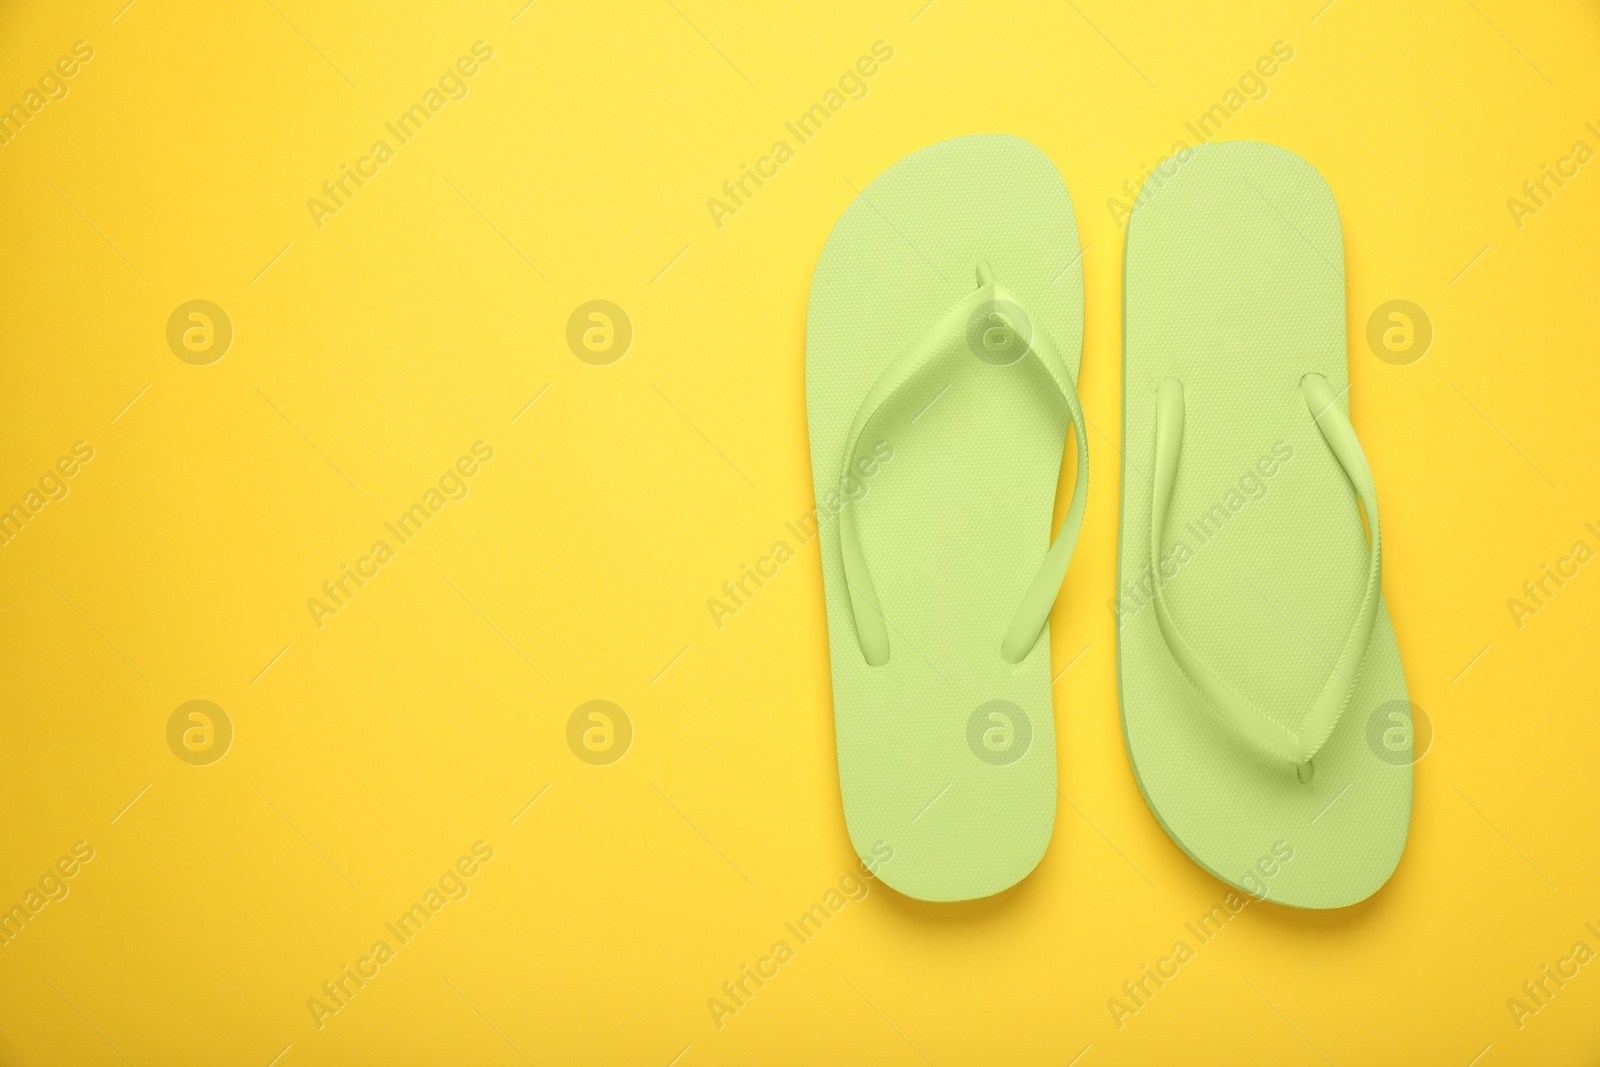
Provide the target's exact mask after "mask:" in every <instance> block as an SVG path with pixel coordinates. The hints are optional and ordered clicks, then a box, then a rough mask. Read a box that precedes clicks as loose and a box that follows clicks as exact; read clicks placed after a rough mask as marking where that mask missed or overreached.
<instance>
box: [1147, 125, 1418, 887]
mask: <svg viewBox="0 0 1600 1067" xmlns="http://www.w3.org/2000/svg"><path fill="white" fill-rule="evenodd" d="M1156 175H1157V178H1156V181H1158V182H1159V184H1157V185H1154V186H1153V187H1152V188H1149V189H1147V191H1146V192H1145V194H1144V196H1143V199H1142V201H1141V203H1140V205H1139V206H1138V207H1137V208H1136V209H1135V211H1134V214H1133V217H1132V218H1131V219H1130V220H1129V227H1128V242H1127V260H1126V267H1125V271H1126V279H1125V290H1124V300H1125V306H1124V318H1125V327H1124V329H1125V332H1124V349H1123V474H1122V532H1121V549H1120V553H1119V561H1118V603H1119V610H1118V675H1119V683H1120V692H1121V700H1122V723H1123V732H1124V734H1125V737H1126V740H1127V745H1128V752H1129V756H1130V757H1131V759H1132V763H1133V768H1134V772H1135V775H1136V777H1137V778H1138V781H1139V788H1140V789H1141V790H1142V791H1143V793H1144V797H1145V800H1146V802H1147V803H1148V804H1149V806H1150V810H1151V811H1152V812H1153V813H1154V814H1155V816H1156V818H1157V820H1158V821H1159V822H1160V823H1161V825H1162V827H1163V828H1164V829H1165V830H1166V831H1167V833H1168V835H1169V836H1171V838H1172V839H1173V841H1174V842H1176V843H1177V844H1178V846H1179V847H1180V848H1182V849H1183V850H1184V851H1185V852H1186V853H1188V854H1189V856H1190V857H1191V858H1193V859H1194V860H1195V862H1196V863H1198V864H1200V865H1201V866H1202V867H1204V868H1206V869H1207V870H1208V871H1210V872H1211V873H1212V874H1214V875H1216V876H1217V877H1218V878H1220V879H1222V880H1223V881H1225V882H1228V883H1230V884H1232V885H1234V886H1236V887H1239V888H1241V889H1244V890H1246V891H1247V892H1250V893H1252V894H1254V895H1256V896H1258V897H1263V896H1264V897H1267V898H1269V899H1271V900H1274V901H1277V902H1279V903H1283V904H1290V905H1294V906H1298V907H1303V908H1335V907H1343V906H1345V905H1349V904H1353V903H1356V902H1357V901H1360V900H1362V899H1364V898H1366V897H1367V896H1369V895H1371V894H1372V893H1373V892H1375V891H1376V890H1377V889H1378V888H1379V887H1380V886H1382V885H1383V884H1384V882H1385V881H1386V880H1387V879H1388V878H1389V875H1390V874H1391V873H1392V872H1393V871H1394V869H1395V866H1396V864H1397V863H1398V862H1399V859H1400V855H1401V852H1402V850H1403V849H1404V847H1405V842H1406V836H1407V832H1408V828H1409V826H1410V820H1411V797H1412V766H1411V756H1412V750H1411V747H1410V744H1409V738H1408V737H1407V736H1406V735H1405V726H1406V725H1408V724H1409V722H1410V710H1409V708H1410V706H1409V704H1408V703H1407V694H1406V683H1405V676H1404V674H1403V673H1402V671H1401V666H1400V656H1399V651H1398V648H1397V647H1396V644H1395V638H1394V632H1393V630H1392V628H1391V626H1390V622H1389V616H1388V611H1387V609H1386V608H1384V607H1383V606H1382V604H1381V603H1380V605H1379V608H1378V616H1377V622H1376V624H1375V626H1374V628H1373V633H1372V637H1371V639H1370V641H1369V643H1368V646H1367V652H1366V657H1365V660H1364V662H1363V663H1362V665H1361V668H1360V674H1359V676H1358V677H1357V678H1356V685H1355V688H1354V693H1353V696H1352V698H1351V700H1350V702H1349V704H1348V705H1347V706H1346V708H1345V710H1344V713H1343V715H1342V716H1341V717H1340V719H1339V722H1338V725H1337V727H1336V728H1335V729H1334V732H1333V733H1332V734H1331V735H1330V736H1329V738H1328V740H1327V742H1326V743H1325V744H1324V745H1323V747H1322V749H1321V751H1320V752H1319V753H1318V754H1317V756H1316V759H1315V761H1314V763H1315V773H1314V776H1313V779H1312V781H1311V782H1309V783H1304V784H1302V783H1301V782H1300V781H1298V780H1297V778H1296V776H1295V774H1294V772H1293V770H1292V768H1287V765H1285V764H1284V763H1282V762H1274V761H1273V760H1272V759H1271V757H1267V756H1263V755H1260V754H1258V753H1257V752H1256V750H1254V749H1252V748H1251V747H1250V746H1248V745H1247V744H1246V743H1245V742H1244V741H1242V740H1241V739H1240V738H1239V736H1238V735H1237V734H1236V733H1234V732H1233V731H1232V730H1231V729H1230V728H1229V727H1228V726H1227V725H1226V724H1225V723H1224V722H1223V721H1222V719H1221V717H1220V716H1219V715H1218V713H1217V712H1216V711H1215V709H1214V708H1213V707H1212V706H1211V705H1210V703H1209V702H1208V701H1207V699H1206V698H1205V697H1204V696H1202V695H1201V693H1200V692H1199V691H1198V690H1197V689H1196V688H1195V686H1194V685H1193V683H1191V682H1190V680H1189V679H1188V678H1187V676H1186V675H1185V674H1184V673H1183V671H1182V670H1181V669H1180V668H1179V667H1178V665H1177V664H1176V662H1175V661H1174V660H1173V657H1172V655H1171V653H1170V652H1169V650H1168V649H1167V647H1166V644H1165V642H1164V640H1163V637H1162V633H1161V630H1160V627H1159V624H1158V620H1157V610H1156V607H1155V605H1154V603H1152V601H1151V597H1150V591H1151V589H1152V587H1153V584H1154V583H1155V582H1156V581H1161V582H1162V583H1163V584H1162V585H1161V589H1162V595H1163V597H1164V598H1165V599H1166V602H1167V605H1168V607H1169V610H1170V612H1171V615H1172V617H1173V619H1174V621H1175V623H1176V625H1177V627H1178V629H1179V630H1180V631H1181V632H1182V633H1183V634H1185V635H1186V637H1187V639H1188V641H1189V642H1190V644H1191V646H1192V647H1193V648H1194V650H1195V651H1196V652H1197V653H1199V655H1200V656H1201V658H1202V659H1204V660H1205V661H1207V662H1209V663H1210V664H1211V666H1212V667H1213V668H1214V669H1215V670H1216V672H1217V673H1218V674H1220V675H1221V676H1222V677H1223V678H1225V679H1227V680H1228V682H1229V683H1230V684H1232V685H1233V686H1235V687H1236V688H1237V690H1238V691H1239V693H1240V694H1241V695H1242V696H1244V697H1246V698H1247V699H1249V700H1250V701H1251V702H1252V703H1253V704H1254V705H1255V706H1256V707H1258V708H1262V709H1267V710H1268V713H1269V714H1270V715H1272V716H1273V717H1274V718H1275V719H1277V720H1278V721H1279V723H1280V725H1282V726H1284V727H1285V728H1286V729H1289V730H1291V731H1292V730H1295V729H1297V727H1298V725H1299V719H1300V717H1302V716H1303V715H1304V713H1305V711H1306V710H1307V709H1309V708H1310V706H1311V705H1312V703H1313V700H1314V698H1315V697H1316V694H1317V692H1318V690H1319V689H1320V688H1321V686H1322V684H1323V682H1324V681H1325V680H1326V679H1327V678H1328V675H1329V672H1330V671H1331V670H1333V669H1334V666H1333V664H1334V662H1335V660H1336V659H1337V656H1338V652H1339V649H1340V647H1341V644H1342V643H1343V641H1344V638H1345V634H1346V632H1347V631H1348V630H1349V628H1350V626H1351V620H1352V619H1353V618H1354V617H1355V615H1356V612H1357V609H1358V606H1359V603H1360V601H1361V599H1362V595H1363V589H1364V586H1363V582H1364V578H1365V575H1366V571H1367V562H1368V545H1367V538H1366V534H1365V532H1364V528H1363V524H1362V519H1361V513H1360V510H1359V508H1358V506H1357V501H1356V494H1355V491H1354V490H1353V488H1352V486H1351V484H1350V482H1349V479H1348V478H1347V477H1346V476H1345V474H1344V473H1343V470H1342V469H1341V467H1340V466H1339V463H1338V461H1337V460H1336V459H1335V458H1334V456H1333V455H1332V454H1331V453H1330V451H1329V448H1328V446H1327V444H1326V443H1325V441H1324V440H1323V439H1322V437H1321V434H1320V433H1319V431H1318V429H1317V427H1316V425H1315V423H1314V422H1313V421H1312V419H1311V418H1310V417H1309V415H1308V410H1307V402H1306V399H1305V396H1304V394H1303V393H1302V391H1301V386H1300V380H1301V378H1302V377H1303V376H1305V375H1306V374H1309V373H1317V374H1321V375H1322V376H1324V377H1325V378H1326V379H1327V380H1328V382H1329V383H1331V385H1332V387H1333V390H1334V391H1335V392H1337V393H1338V395H1339V399H1338V401H1337V402H1338V403H1339V404H1341V405H1347V404H1348V401H1347V399H1346V395H1345V394H1346V392H1347V381H1348V378H1347V364H1346V361H1347V355H1346V351H1347V340H1346V327H1345V284H1344V243H1343V235H1342V230H1341V227H1340V222H1339V213H1338V208H1337V207H1336V205H1335V204H1334V200H1333V196H1332V194H1331V193H1330V191H1329V190H1328V187H1327V184H1326V183H1325V182H1324V181H1323V179H1322V177H1321V176H1320V175H1319V174H1318V173H1317V172H1316V170H1315V169H1314V168H1313V167H1311V166H1310V165H1309V164H1308V163H1306V162H1305V161H1304V160H1302V159H1300V158H1299V157H1298V156H1295V155H1293V154H1292V153H1290V152H1287V151H1284V150H1282V149H1279V148H1275V147H1272V146H1269V145H1263V144H1255V143H1250V142H1237V143H1229V144H1210V145H1204V146H1200V147H1198V148H1195V149H1191V150H1189V151H1188V152H1187V153H1185V154H1182V155H1180V156H1178V157H1174V158H1173V159H1172V160H1169V161H1168V162H1167V163H1166V164H1163V166H1162V167H1161V168H1158V169H1157V171H1156ZM1168 376H1172V377H1176V378H1179V379H1181V381H1182V387H1183V392H1184V404H1185V408H1186V411H1187V415H1186V417H1185V422H1184V426H1183V441H1182V454H1181V460H1180V470H1179V475H1178V477H1177V480H1176V487H1175V490H1174V495H1173V498H1172V503H1171V507H1170V509H1169V511H1168V520H1167V542H1166V544H1165V545H1164V546H1163V550H1162V552H1163V558H1162V559H1161V560H1160V561H1159V566H1158V567H1156V568H1153V567H1152V560H1151V547H1150V529H1151V526H1150V518H1151V507H1152V484H1153V483H1152V477H1153V474H1152V472H1153V471H1154V469H1155V468H1154V464H1155V434H1156V390H1157V385H1158V383H1159V382H1160V381H1161V380H1162V379H1163V378H1165V377H1168ZM1381 488H1382V487H1381V485H1380V486H1379V489H1380V492H1381ZM1157 571H1159V572H1160V577H1159V578H1158V577H1157Z"/></svg>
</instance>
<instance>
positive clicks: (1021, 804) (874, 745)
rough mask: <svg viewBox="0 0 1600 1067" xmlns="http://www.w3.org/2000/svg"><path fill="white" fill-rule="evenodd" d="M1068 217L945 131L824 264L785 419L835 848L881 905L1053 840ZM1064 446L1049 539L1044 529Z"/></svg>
mask: <svg viewBox="0 0 1600 1067" xmlns="http://www.w3.org/2000/svg"><path fill="white" fill-rule="evenodd" d="M1079 260H1080V253H1079V250H1078V230H1077V224H1076V222H1075V220H1074V218H1073V213H1072V201H1071V199H1070V198H1069V197H1068V196H1067V191H1066V188H1065V186H1064V185H1063V184H1062V181H1061V176H1060V175H1059V174H1058V173H1057V172H1056V169H1055V167H1054V166H1053V165H1052V164H1051V163H1050V161H1049V160H1048V159H1047V158H1045V156H1044V155H1043V154H1042V153H1040V151H1039V150H1038V149H1037V148H1035V147H1033V146H1032V145H1031V144H1028V143H1027V142H1026V141H1021V140H1018V139H1016V138H1014V137H1002V136H980V137H962V138H958V139H956V140H952V141H945V142H943V143H941V144H937V145H934V146H932V147H931V148H926V149H924V150H922V151H920V152H917V153H916V154H914V155H912V156H910V157H908V158H906V159H904V160H902V161H901V162H899V163H897V164H895V165H894V166H893V167H891V168H890V169H889V170H888V171H886V172H885V173H884V174H882V175H881V176H879V177H878V178H877V180H875V181H874V182H873V183H872V184H871V185H869V186H867V188H866V190H865V191H863V192H862V193H861V194H860V195H859V196H858V197H857V198H856V200H855V202H854V203H852V204H851V205H850V207H849V208H848V209H847V210H846V211H845V213H844V215H843V216H842V217H841V218H840V220H839V222H838V225H836V226H835V227H834V229H833V233H832V234H831V235H830V236H829V238H828V243H827V245H826V246H825V247H824V248H823V251H822V257H821V259H820V260H819V261H818V263H817V269H816V273H815V275H814V276H813V279H812V283H811V300H810V306H809V309H808V311H807V315H806V408H807V418H808V420H809V423H810V431H811V460H812V476H813V479H814V482H815V486H816V493H817V505H818V511H819V515H818V521H819V526H820V528H821V543H822V575H823V586H824V591H825V594H826V598H827V608H828V645H829V653H830V656H831V659H832V663H833V699H834V721H835V726H836V732H837V740H838V749H839V784H840V790H841V792H842V794H843V797H844V812H845V821H846V824H847V825H848V828H849V832H850V839H851V841H852V843H853V844H854V845H855V848H856V851H857V852H858V853H859V854H860V856H861V857H862V859H863V861H865V862H866V863H868V864H869V865H870V866H871V867H872V868H873V869H874V870H876V872H877V876H878V878H879V879H881V880H882V881H883V882H884V883H886V884H887V885H889V886H890V887H892V888H894V889H896V890H898V891H899V892H901V893H904V894H906V895H907V896H912V897H917V898H919V899H922V900H944V901H948V900H970V899H973V898H976V897H984V896H989V895H990V894H993V893H998V892H1000V891H1001V890H1003V889H1006V888H1007V887H1009V886H1011V885H1014V884H1015V883H1016V882H1018V881H1020V880H1021V879H1022V878H1023V877H1025V876H1026V875H1027V874H1028V872H1030V871H1031V870H1033V868H1034V867H1035V866H1037V865H1038V863H1039V860H1040V858H1041V857H1042V856H1043V855H1044V851H1045V847H1046V845H1047V844H1048V843H1049V840H1050V832H1051V828H1052V827H1053V825H1054V823H1055V797H1056V791H1055V783H1056V756H1055V719H1054V715H1053V712H1052V706H1051V696H1050V641H1049V637H1048V633H1047V629H1046V620H1047V618H1048V616H1049V613H1050V608H1051V605H1052V604H1053V603H1054V601H1055V598H1056V593H1057V591H1058V590H1059V589H1060V587H1061V583H1062V581H1063V579H1064V578H1065V576H1066V572H1067V565H1068V563H1069V562H1070V561H1071V558H1072V549H1073V546H1074V545H1075V544H1076V542H1077V537H1078V530H1079V527H1080V525H1081V524H1082V521H1083V509H1084V502H1085V499H1086V496H1087V486H1088V456H1087V453H1086V451H1085V447H1086V446H1085V440H1084V428H1083V415H1082V412H1081V409H1080V407H1079V404H1078V397H1077V393H1076V391H1075V387H1074V376H1075V374H1076V372H1077V368H1078V358H1079V355H1080V352H1081V348H1082V343H1083V275H1082V270H1081V267H1080V265H1079ZM1069 428H1072V429H1073V430H1074V433H1075V436H1076V438H1077V445H1078V468H1077V476H1076V484H1075V486H1074V489H1073V496H1072V502H1071V505H1070V507H1069V510H1068V513H1067V517H1066V519H1065V521H1064V522H1063V524H1062V529H1061V533H1060V534H1059V535H1058V536H1057V537H1056V539H1055V541H1054V543H1053V544H1052V543H1051V541H1050V519H1051V512H1052V509H1053V506H1054V501H1055V497H1056V485H1057V482H1058V481H1059V479H1060V475H1061V466H1062V458H1063V451H1064V449H1065V447H1066V436H1067V431H1068V429H1069Z"/></svg>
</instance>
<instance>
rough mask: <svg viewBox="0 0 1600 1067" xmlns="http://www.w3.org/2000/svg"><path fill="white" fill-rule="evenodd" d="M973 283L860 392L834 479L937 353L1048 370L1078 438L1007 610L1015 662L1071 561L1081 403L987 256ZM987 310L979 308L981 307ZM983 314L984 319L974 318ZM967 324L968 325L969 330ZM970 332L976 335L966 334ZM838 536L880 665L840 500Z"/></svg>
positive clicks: (851, 524) (880, 641) (1003, 648)
mask: <svg viewBox="0 0 1600 1067" xmlns="http://www.w3.org/2000/svg"><path fill="white" fill-rule="evenodd" d="M977 274H978V287H977V288H976V289H974V290H973V291H972V292H971V293H970V294H968V295H967V297H966V298H964V299H963V300H962V301H961V302H960V303H958V304H957V305H956V306H955V307H953V308H951V309H950V311H949V312H948V313H947V314H946V315H945V317H944V318H943V319H942V320H940V322H939V323H938V325H936V326H935V327H934V328H933V329H932V330H931V331H929V332H928V334H927V335H926V336H925V337H923V338H922V339H921V340H920V341H919V342H918V343H917V344H915V345H913V346H912V347H911V349H910V350H909V351H907V352H906V353H905V355H903V356H901V357H900V358H899V359H898V360H896V361H895V362H894V363H893V364H892V365H891V366H890V367H889V369H888V370H886V371H884V373H883V375H882V376H881V377H879V379H878V381H877V382H876V383H875V384H874V385H873V387H872V388H871V389H870V390H869V391H868V392H867V395H866V398H865V399H864V400H863V401H862V402H861V407H860V409H859V410H858V411H857V412H856V417H855V420H854V422H853V423H852V425H851V428H850V437H849V441H848V444H847V445H846V446H845V450H844V469H843V471H842V472H841V474H840V484H841V486H842V485H844V483H845V481H846V479H850V478H852V476H853V473H854V471H855V467H856V463H857V460H858V458H859V457H858V455H857V453H858V450H859V448H860V445H861V441H862V438H863V436H864V435H865V433H866V431H867V428H868V426H869V425H870V424H871V423H872V421H873V419H874V418H876V417H877V415H878V414H879V412H880V410H881V409H882V408H883V406H884V405H885V404H886V403H887V402H888V400H889V398H890V397H892V396H893V395H894V394H896V393H897V392H899V391H900V390H901V389H903V388H905V386H906V385H907V384H908V383H909V382H910V381H912V379H913V378H915V377H916V376H917V375H918V373H919V372H921V371H922V370H924V369H925V368H927V367H928V366H929V365H930V364H932V363H933V362H934V361H935V360H936V359H937V358H939V357H941V356H954V357H957V358H967V359H971V358H975V355H976V353H975V351H974V349H975V347H982V348H983V349H984V351H985V354H986V357H992V358H991V359H989V360H988V361H991V362H996V363H1011V362H1015V361H1017V360H1021V359H1025V358H1032V359H1035V360H1037V361H1038V362H1039V364H1040V365H1041V366H1042V367H1043V368H1044V369H1045V370H1046V371H1047V372H1048V373H1049V376H1050V380H1051V381H1052V382H1054V383H1055V386H1056V389H1057V391H1058V392H1059V393H1060V396H1061V399H1062V400H1063V401H1064V402H1065V403H1066V406H1067V411H1068V412H1069V413H1070V414H1071V416H1072V429H1073V436H1074V437H1075V438H1076V439H1077V443H1078V475H1077V480H1076V482H1075V484H1074V485H1073V489H1072V503H1071V505H1070V506H1069V507H1068V509H1067V516H1066V519H1065V520H1064V521H1063V522H1062V524H1061V530H1060V532H1058V533H1057V535H1056V538H1055V540H1054V542H1052V543H1051V545H1050V549H1049V551H1047V552H1046V553H1045V556H1044V559H1043V561H1042V562H1041V563H1040V564H1039V568H1038V570H1037V572H1035V574H1034V577H1033V580H1032V581H1031V582H1030V583H1029V584H1028V588H1027V590H1026V591H1025V592H1024V593H1023V596H1022V601H1021V603H1020V604H1018V606H1017V609H1016V611H1015V613H1014V614H1013V615H1012V619H1011V624H1010V625H1009V626H1008V627H1007V628H1006V632H1005V635H1004V636H1003V638H1002V639H1001V642H1000V654H1001V657H1002V658H1003V659H1004V660H1005V661H1006V662H1007V663H1020V662H1022V660H1024V659H1026V658H1027V655H1028V653H1029V652H1030V651H1031V650H1032V648H1033V646H1034V644H1035V643H1036V642H1037V641H1038V639H1039V634H1040V633H1041V632H1042V631H1043V630H1044V625H1045V621H1046V620H1047V619H1048V618H1049V616H1050V609H1051V607H1052V606H1053V605H1054V604H1055V599H1056V595H1057V594H1058V593H1059V592H1060V590H1061V583H1062V582H1063V581H1064V580H1065V579H1066V576H1067V567H1068V566H1069V565H1070V564H1071V562H1072V551H1073V548H1074V547H1076V545H1077V542H1078V532H1079V530H1080V529H1081V528H1082V526H1083V511H1084V505H1085V504H1086V503H1087V501H1088V492H1089V453H1088V442H1087V438H1086V435H1085V432H1084V422H1083V408H1082V406H1081V405H1080V404H1079V403H1078V391H1077V389H1076V388H1075V387H1074V385H1073V383H1072V377H1071V375H1069V374H1068V373H1067V370H1066V366H1065V365H1064V364H1063V363H1062V362H1061V357H1060V356H1059V355H1057V353H1056V350H1055V347H1054V346H1053V345H1052V344H1051V343H1050V339H1049V337H1048V336H1047V335H1046V334H1045V331H1044V328H1043V327H1042V325H1040V324H1039V323H1038V321H1037V320H1033V319H1031V318H1030V317H1028V316H1027V315H1026V312H1023V313H1022V314H1023V317H1025V318H1029V321H1028V322H1027V323H1023V324H1019V323H1017V322H1015V321H1013V320H1012V317H1011V316H1009V315H1008V314H1007V312H1006V311H1005V310H1003V309H1005V308H1012V309H1018V310H1020V305H1018V304H1017V303H1016V300H1015V298H1013V297H1011V296H1010V295H1009V294H1007V293H1006V292H1005V290H1004V289H1002V288H1000V287H999V285H998V283H997V282H996V281H995V277H994V272H993V271H992V270H991V269H990V268H989V265H988V264H987V263H980V264H978V269H977ZM986 309H987V313H986V314H985V311H986ZM980 317H983V319H984V321H978V320H979V318H980ZM969 328H972V329H970V330H969ZM974 335H976V339H975V340H974ZM839 542H840V548H841V550H842V552H843V556H844V572H845V580H846V589H847V591H848V595H849V597H850V608H851V612H852V614H853V615H854V616H855V623H856V638H857V640H858V641H859V642H860V645H861V654H862V656H863V657H865V659H866V661H867V663H868V665H870V666H873V667H881V666H883V665H884V664H885V663H888V662H889V628H888V625H887V623H886V622H885V620H884V617H883V610H882V608H881V607H880V605H879V601H878V593H877V589H876V587H875V586H874V585H873V582H872V572H871V570H870V568H869V567H868V566H867V560H866V556H865V555H864V554H863V553H862V551H861V537H860V534H859V532H858V531H857V528H856V518H855V507H854V506H853V505H846V506H845V508H844V510H842V511H841V512H840V513H839Z"/></svg>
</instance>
